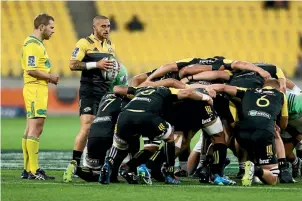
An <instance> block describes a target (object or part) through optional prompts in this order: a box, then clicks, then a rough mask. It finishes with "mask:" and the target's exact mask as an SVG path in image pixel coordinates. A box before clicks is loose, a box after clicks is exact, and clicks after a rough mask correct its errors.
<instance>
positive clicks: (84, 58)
mask: <svg viewBox="0 0 302 201" xmlns="http://www.w3.org/2000/svg"><path fill="white" fill-rule="evenodd" d="M109 32H110V21H109V19H108V18H107V17H105V16H96V17H95V18H94V19H93V34H91V35H90V36H87V37H85V38H81V39H80V40H79V41H78V42H77V43H76V47H75V49H74V50H73V52H72V56H71V59H70V70H71V71H82V75H81V84H80V91H79V94H80V102H79V109H80V122H81V127H80V131H79V133H78V135H77V136H76V138H75V143H74V148H73V156H72V159H73V160H75V161H76V162H77V165H79V164H80V159H81V156H82V153H83V150H84V147H85V145H86V141H87V134H88V130H89V128H90V125H91V123H92V121H93V119H94V118H95V115H96V112H97V109H98V105H99V103H100V100H101V99H102V97H103V95H104V94H105V93H106V92H108V91H109V84H110V83H109V82H107V81H106V80H105V79H104V77H103V75H102V71H103V70H106V71H107V70H110V69H112V68H113V62H112V61H111V60H108V58H109V57H111V56H115V46H114V45H113V44H112V43H111V41H110V40H109V39H108V37H109ZM68 168H72V167H71V166H70V165H69V166H68ZM70 179H71V178H69V176H68V175H67V174H66V172H65V173H64V176H63V180H64V181H65V182H68V181H69V180H70Z"/></svg>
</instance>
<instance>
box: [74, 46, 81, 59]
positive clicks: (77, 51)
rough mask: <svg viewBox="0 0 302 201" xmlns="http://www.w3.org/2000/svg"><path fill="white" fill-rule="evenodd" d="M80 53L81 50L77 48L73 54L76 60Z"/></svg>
mask: <svg viewBox="0 0 302 201" xmlns="http://www.w3.org/2000/svg"><path fill="white" fill-rule="evenodd" d="M79 51H80V48H78V47H76V48H75V49H74V50H73V52H72V57H73V58H76V57H77V56H78V53H79Z"/></svg>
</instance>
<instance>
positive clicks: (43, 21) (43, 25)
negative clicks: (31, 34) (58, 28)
mask: <svg viewBox="0 0 302 201" xmlns="http://www.w3.org/2000/svg"><path fill="white" fill-rule="evenodd" d="M54 21H55V20H54V18H53V17H52V16H50V15H48V14H46V13H41V14H39V15H37V16H36V17H35V20H34V27H35V30H38V31H39V32H40V33H41V38H42V40H48V39H49V38H50V37H51V36H52V34H53V33H54V32H55V30H54V28H55V27H54Z"/></svg>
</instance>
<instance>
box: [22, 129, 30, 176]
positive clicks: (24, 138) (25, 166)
mask: <svg viewBox="0 0 302 201" xmlns="http://www.w3.org/2000/svg"><path fill="white" fill-rule="evenodd" d="M26 139H27V136H25V135H24V136H23V138H22V152H23V164H24V170H26V172H29V171H30V169H29V161H28V160H29V157H28V153H27V147H26Z"/></svg>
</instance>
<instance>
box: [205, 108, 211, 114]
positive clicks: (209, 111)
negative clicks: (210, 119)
mask: <svg viewBox="0 0 302 201" xmlns="http://www.w3.org/2000/svg"><path fill="white" fill-rule="evenodd" d="M205 108H206V111H207V113H208V114H212V113H213V112H212V108H211V106H205Z"/></svg>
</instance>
